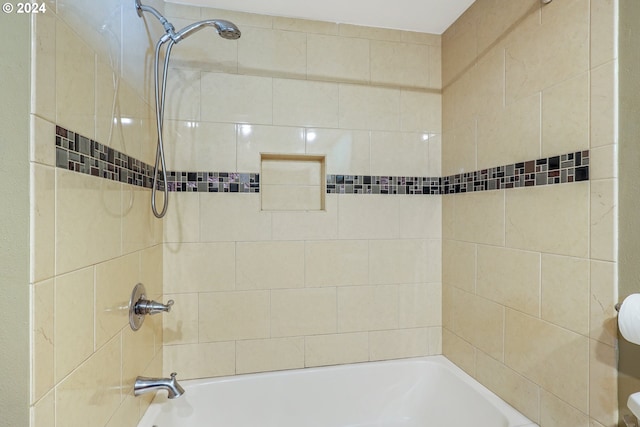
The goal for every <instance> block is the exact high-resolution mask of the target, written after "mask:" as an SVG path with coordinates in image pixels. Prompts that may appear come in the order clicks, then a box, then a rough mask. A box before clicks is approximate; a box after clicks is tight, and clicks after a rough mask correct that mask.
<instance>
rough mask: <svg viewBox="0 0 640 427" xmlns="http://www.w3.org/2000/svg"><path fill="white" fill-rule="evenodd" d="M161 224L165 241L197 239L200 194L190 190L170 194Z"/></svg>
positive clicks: (185, 241)
mask: <svg viewBox="0 0 640 427" xmlns="http://www.w3.org/2000/svg"><path fill="white" fill-rule="evenodd" d="M207 196H209V194H207ZM162 225H163V228H164V239H163V241H164V242H165V243H171V242H176V243H177V242H184V243H187V242H197V241H199V240H200V194H198V193H192V192H184V193H177V192H174V193H172V194H170V195H169V204H168V207H167V214H166V215H165V217H164V219H163V220H162ZM170 246H171V247H176V246H177V245H170Z"/></svg>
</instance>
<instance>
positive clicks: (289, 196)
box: [260, 153, 326, 211]
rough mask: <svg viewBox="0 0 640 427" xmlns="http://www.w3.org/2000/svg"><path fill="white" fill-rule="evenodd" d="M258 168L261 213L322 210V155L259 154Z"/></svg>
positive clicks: (323, 197) (323, 178) (323, 183)
mask: <svg viewBox="0 0 640 427" xmlns="http://www.w3.org/2000/svg"><path fill="white" fill-rule="evenodd" d="M260 169H261V170H260V194H261V201H262V210H264V211H321V210H324V206H325V205H324V199H325V194H326V179H325V157H324V156H308V155H303V154H268V153H261V154H260Z"/></svg>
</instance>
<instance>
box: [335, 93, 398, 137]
mask: <svg viewBox="0 0 640 427" xmlns="http://www.w3.org/2000/svg"><path fill="white" fill-rule="evenodd" d="M340 128H342V129H370V130H388V131H397V130H399V129H400V91H399V90H397V89H388V88H380V87H370V86H357V85H348V84H341V85H340Z"/></svg>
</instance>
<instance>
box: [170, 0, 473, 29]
mask: <svg viewBox="0 0 640 427" xmlns="http://www.w3.org/2000/svg"><path fill="white" fill-rule="evenodd" d="M165 1H167V2H170V3H182V4H191V5H197V6H208V7H215V8H218V9H229V10H235V11H240V12H251V13H261V14H266V15H275V16H285V17H291V18H304V19H314V20H319V21H330V22H339V23H345V24H356V25H365V26H369V27H381V28H393V29H399V30H410V31H420V32H425V33H433V34H442V33H443V32H444V30H446V29H447V27H449V25H451V24H452V23H453V22H454V21H455V20H456V19H457V18H458V17H459V16H460V15H462V13H463V12H464V11H465V10H467V8H468V7H469V6H471V4H472V3H473V2H474V1H475V0H393V1H389V0H313V1H311V0H270V1H264V0H165Z"/></svg>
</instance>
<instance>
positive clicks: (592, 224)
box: [442, 0, 618, 427]
mask: <svg viewBox="0 0 640 427" xmlns="http://www.w3.org/2000/svg"><path fill="white" fill-rule="evenodd" d="M616 3H617V2H616V1H615V0H591V1H590V0H563V1H559V0H555V1H553V2H552V3H550V4H549V5H546V6H541V4H540V1H539V0H523V1H517V2H511V1H495V0H478V1H476V2H475V4H474V5H473V6H472V7H471V8H470V9H469V10H467V11H466V12H465V14H464V15H462V16H461V17H460V18H459V19H458V20H457V21H456V23H455V24H453V25H452V26H451V27H450V28H449V29H448V30H447V31H446V32H445V33H444V34H443V37H442V44H443V46H442V48H443V87H444V89H443V142H442V159H443V160H442V173H443V175H448V174H452V173H459V172H461V171H470V170H477V169H481V168H485V167H489V166H492V165H494V164H496V163H498V164H502V163H509V162H514V161H519V160H520V161H521V160H523V159H527V158H537V157H540V156H544V157H546V156H552V155H557V154H561V153H565V152H569V151H575V150H587V149H589V150H590V156H591V159H590V160H591V166H590V175H591V176H590V181H588V182H581V183H574V184H569V185H557V186H541V187H535V188H529V189H513V190H499V191H488V192H482V193H472V194H457V195H451V196H446V197H444V198H443V213H442V218H443V328H444V329H443V352H444V354H445V355H446V356H447V357H449V358H450V359H451V360H452V361H454V362H455V363H456V364H458V365H459V366H461V367H462V368H463V369H465V370H466V371H467V372H468V373H469V374H471V375H473V376H474V377H475V378H476V379H478V380H479V381H480V382H481V383H483V384H485V385H486V386H487V387H489V388H490V389H491V390H493V391H494V392H496V393H497V394H498V395H500V396H501V397H502V398H503V399H505V400H506V401H508V402H509V403H511V404H512V405H513V406H515V407H516V408H517V409H519V410H520V411H521V412H523V413H524V414H526V415H527V416H528V417H530V418H531V419H532V420H534V421H536V422H539V423H540V425H541V426H544V427H547V426H589V425H590V426H592V427H596V426H607V427H613V426H615V425H617V421H618V420H617V400H616V360H615V351H614V345H615V341H616V327H615V321H614V319H613V318H614V317H615V312H614V310H613V305H614V303H615V302H616V299H617V283H616V274H617V273H616V272H617V265H616V261H617V242H616V232H617V229H616V227H617V225H616V217H617V215H616V209H617V208H616V204H617V200H616V197H617V196H616V187H617V178H616V177H617V174H616V143H617V133H616V105H615V101H616V74H615V73H616V65H617V64H616V61H617V58H616V50H615V42H616V37H615V28H616V26H615V22H616V13H615V12H616Z"/></svg>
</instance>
